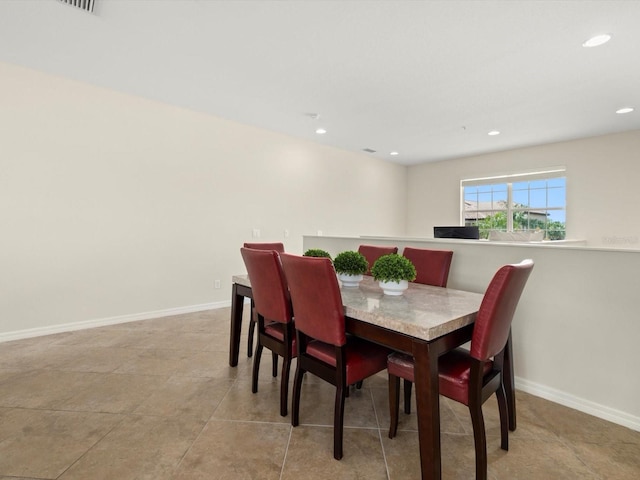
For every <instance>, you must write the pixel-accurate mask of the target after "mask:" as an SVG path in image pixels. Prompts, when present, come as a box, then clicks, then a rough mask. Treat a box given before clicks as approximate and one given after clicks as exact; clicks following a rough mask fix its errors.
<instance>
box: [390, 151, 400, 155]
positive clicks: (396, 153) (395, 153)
mask: <svg viewBox="0 0 640 480" xmlns="http://www.w3.org/2000/svg"><path fill="white" fill-rule="evenodd" d="M389 155H394V156H395V155H399V154H398V152H389Z"/></svg>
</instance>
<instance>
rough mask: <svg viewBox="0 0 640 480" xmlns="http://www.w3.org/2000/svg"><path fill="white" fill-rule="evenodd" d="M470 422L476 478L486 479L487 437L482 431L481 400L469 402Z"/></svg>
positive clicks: (479, 479)
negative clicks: (474, 449)
mask: <svg viewBox="0 0 640 480" xmlns="http://www.w3.org/2000/svg"><path fill="white" fill-rule="evenodd" d="M469 412H470V413H471V424H472V425H473V441H474V444H475V448H476V480H487V438H486V435H485V431H484V417H483V416H482V402H481V401H480V400H479V399H478V400H477V401H476V402H470V403H469Z"/></svg>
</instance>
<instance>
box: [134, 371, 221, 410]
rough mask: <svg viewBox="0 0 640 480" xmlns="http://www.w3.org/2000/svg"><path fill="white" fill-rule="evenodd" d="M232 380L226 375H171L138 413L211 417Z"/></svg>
mask: <svg viewBox="0 0 640 480" xmlns="http://www.w3.org/2000/svg"><path fill="white" fill-rule="evenodd" d="M232 384H233V381H232V380H224V379H211V378H194V377H177V376H176V377H171V378H170V379H169V380H168V381H167V382H165V383H164V384H163V385H162V386H160V388H156V389H154V391H153V393H152V394H151V395H149V396H148V397H147V398H146V399H145V400H144V401H143V402H142V403H141V404H140V405H139V406H138V408H137V409H136V410H135V413H137V414H140V415H160V416H165V417H166V416H190V417H195V418H198V419H200V420H208V419H209V418H210V417H211V415H212V414H213V412H214V410H215V409H216V407H217V406H218V404H219V403H220V401H221V400H222V399H223V398H224V397H225V395H226V394H227V392H228V391H229V389H230V388H231V385H232Z"/></svg>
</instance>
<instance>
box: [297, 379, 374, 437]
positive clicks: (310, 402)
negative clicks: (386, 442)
mask: <svg viewBox="0 0 640 480" xmlns="http://www.w3.org/2000/svg"><path fill="white" fill-rule="evenodd" d="M335 392H336V389H335V387H334V386H333V385H330V384H329V383H327V382H322V383H309V384H306V385H303V386H302V391H301V395H300V424H301V425H329V426H332V425H333V416H334V403H335V394H336V393H335ZM292 395H293V392H292ZM344 425H345V426H347V427H365V428H378V418H377V416H376V410H375V408H374V406H373V398H372V394H371V390H370V389H369V388H367V387H363V388H362V389H361V390H357V389H355V388H351V389H350V395H349V397H348V398H347V399H346V400H345V403H344Z"/></svg>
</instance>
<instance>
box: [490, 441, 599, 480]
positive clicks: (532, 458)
mask: <svg viewBox="0 0 640 480" xmlns="http://www.w3.org/2000/svg"><path fill="white" fill-rule="evenodd" d="M487 455H488V457H489V471H490V472H491V473H492V475H495V477H496V478H498V479H505V480H506V479H513V480H518V479H527V480H546V479H549V478H580V479H593V480H595V479H599V478H600V476H599V475H597V474H595V473H594V472H593V471H592V470H591V469H590V468H588V467H587V466H586V465H585V464H584V463H583V462H582V461H581V460H580V459H579V458H578V457H577V456H576V455H575V453H574V452H573V451H572V450H571V449H570V448H569V447H567V446H566V445H564V444H563V443H562V442H560V441H557V442H551V441H547V440H535V439H529V438H519V439H518V440H517V441H512V442H510V444H509V451H508V452H505V451H504V450H500V446H499V444H497V443H496V444H491V445H489V446H488V447H487Z"/></svg>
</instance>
